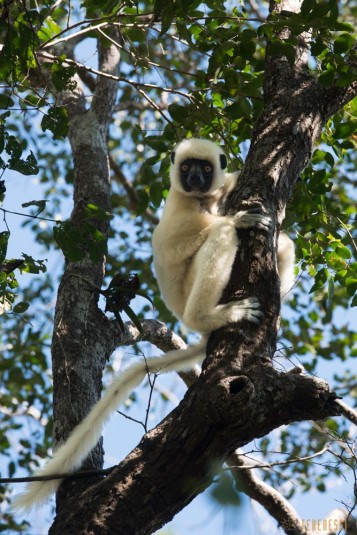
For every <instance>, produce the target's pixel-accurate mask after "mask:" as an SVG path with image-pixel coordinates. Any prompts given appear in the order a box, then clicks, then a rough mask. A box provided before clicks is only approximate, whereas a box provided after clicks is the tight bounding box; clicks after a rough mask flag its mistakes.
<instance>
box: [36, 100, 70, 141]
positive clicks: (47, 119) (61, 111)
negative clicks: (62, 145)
mask: <svg viewBox="0 0 357 535" xmlns="http://www.w3.org/2000/svg"><path fill="white" fill-rule="evenodd" d="M41 128H42V131H43V132H44V131H45V130H50V131H51V132H52V134H53V139H64V138H65V137H66V135H67V132H68V118H67V111H66V110H65V108H63V107H61V106H56V107H53V108H50V109H49V110H48V113H47V115H45V116H44V117H43V119H42V121H41Z"/></svg>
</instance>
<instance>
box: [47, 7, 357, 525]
mask: <svg viewBox="0 0 357 535" xmlns="http://www.w3.org/2000/svg"><path fill="white" fill-rule="evenodd" d="M272 8H273V9H275V8H276V6H275V5H273V7H272ZM279 9H291V6H289V1H288V0H286V1H282V2H280V4H279ZM304 57H305V56H304V43H302V45H301V54H298V56H297V61H296V64H295V65H294V66H293V67H292V66H290V64H289V63H288V61H287V60H285V59H284V58H278V59H277V58H274V57H273V58H271V57H270V56H269V48H268V52H267V59H266V81H265V100H264V102H265V106H264V110H263V113H262V115H261V117H260V119H259V120H258V122H257V124H256V126H255V129H254V132H253V138H252V143H251V148H250V151H249V154H248V157H247V161H246V164H245V168H244V171H243V174H242V179H241V182H240V186H239V188H238V189H237V191H236V192H234V193H233V195H232V196H231V198H230V202H229V205H228V207H227V210H228V211H229V212H230V213H231V212H235V211H236V210H237V209H241V208H242V207H256V208H259V209H261V210H262V211H264V212H267V213H269V214H270V215H271V216H272V217H273V220H274V221H275V222H276V223H277V227H279V225H280V223H281V221H282V219H283V215H284V207H285V203H286V201H287V199H288V197H289V195H290V193H291V191H292V188H293V185H294V183H295V181H296V179H297V177H298V176H299V174H300V173H301V171H302V169H303V168H304V166H305V165H306V164H307V162H308V161H309V158H310V156H311V152H312V147H313V143H314V141H315V140H316V138H317V137H318V135H319V133H320V131H321V128H322V127H323V125H324V124H325V122H326V121H327V119H328V117H329V116H330V115H331V114H332V113H333V112H334V111H336V110H337V109H339V108H340V107H341V106H342V105H343V104H344V103H346V102H347V101H348V100H349V99H350V98H351V97H352V95H353V92H354V93H355V92H356V88H355V87H354V88H353V87H349V88H333V89H324V88H321V87H320V86H319V85H318V83H317V81H316V80H315V79H314V78H312V77H311V76H310V75H309V74H308V72H307V71H306V69H305V65H304V61H305V59H304ZM103 83H104V82H103ZM108 83H110V82H108ZM102 98H106V97H105V92H104V93H102ZM109 115H110V105H108V108H106V109H105V110H102V109H101V106H99V104H98V107H96V106H95V105H92V108H91V110H90V111H89V112H86V113H83V110H81V109H80V108H78V110H77V112H74V114H73V116H72V119H71V143H72V147H73V151H74V159H75V163H76V173H77V176H76V183H77V187H76V191H75V202H76V208H75V211H74V213H73V216H72V220H73V221H74V222H77V221H79V222H80V220H81V217H80V214H81V209H82V208H83V205H84V204H85V203H87V202H94V203H95V204H97V205H99V206H101V207H103V208H104V209H107V205H106V203H107V199H108V196H107V194H108V180H109V174H108V166H107V152H106V148H105V133H106V124H107V123H106V121H107V120H108V117H109ZM84 128H85V132H86V134H85V135H83V134H84ZM93 147H94V148H93ZM93 151H94V152H93ZM88 166H94V167H89V168H88ZM82 175H83V176H82ZM88 176H90V177H91V178H92V180H88V181H86V177H88ZM103 231H104V232H106V229H105V228H104V229H103ZM275 239H276V236H275V235H274V233H273V232H272V233H271V235H270V236H269V237H266V235H264V234H262V233H259V232H258V233H257V234H256V237H254V238H253V237H252V236H251V235H250V233H249V232H247V231H246V232H243V231H242V232H240V233H239V240H240V250H241V251H242V252H241V253H240V255H238V257H237V259H236V262H235V265H234V268H233V275H232V280H231V282H230V284H229V286H228V288H227V290H226V292H225V295H224V297H223V298H224V299H225V300H228V299H229V300H231V299H232V296H236V297H237V296H238V297H242V296H246V295H256V296H258V297H259V299H260V301H261V304H262V310H263V311H264V319H263V321H262V322H261V324H260V325H259V326H254V325H249V324H246V323H243V322H242V325H240V326H239V328H238V329H237V328H236V327H234V328H233V327H230V328H226V329H222V330H220V331H219V332H216V333H213V335H212V336H211V339H210V341H209V344H208V349H207V352H208V358H207V360H206V363H205V367H204V371H203V373H202V374H201V376H200V378H199V379H198V380H197V381H196V382H195V383H194V384H193V385H192V387H191V388H190V389H189V390H188V392H187V394H186V395H185V397H184V399H183V400H182V402H181V403H180V405H179V406H178V407H177V408H176V409H175V410H174V411H173V412H172V413H170V414H169V415H168V416H167V417H166V418H165V419H164V420H163V422H161V423H160V424H159V425H158V426H157V427H156V428H155V429H153V430H152V431H150V432H149V433H147V435H145V436H144V438H143V439H142V441H141V442H140V444H139V445H138V446H137V447H136V448H135V449H134V450H133V451H132V452H131V453H130V454H129V455H128V456H127V457H126V459H124V460H123V461H122V462H121V463H120V464H119V466H118V467H117V468H115V469H114V470H113V472H112V473H111V474H110V476H108V477H106V478H101V477H99V476H98V477H93V478H92V479H91V480H87V481H83V480H78V481H76V480H70V481H67V482H65V483H64V484H63V485H62V486H61V489H60V492H59V494H58V505H59V507H58V514H57V517H56V520H55V522H54V524H53V526H52V528H51V530H50V533H51V534H52V535H54V534H63V533H66V534H67V535H70V534H75V535H80V534H86V535H89V534H93V535H101V534H103V535H104V534H106V535H107V534H111V533H115V534H117V535H120V534H123V535H124V534H125V535H131V534H133V535H134V534H135V535H140V534H142V535H143V534H149V533H152V532H153V531H155V530H156V529H158V528H159V527H161V526H162V525H163V524H165V523H166V522H167V521H169V520H170V519H171V518H172V517H173V516H174V515H175V514H176V513H177V512H178V511H180V510H181V509H182V508H183V507H185V506H186V505H187V504H188V503H189V502H190V501H191V500H192V499H193V498H194V497H195V496H197V495H198V494H199V493H200V492H202V491H203V490H204V489H205V488H207V486H208V485H209V484H210V483H211V482H212V478H213V475H214V473H215V470H216V466H217V463H219V464H221V463H222V462H224V461H226V460H227V459H228V457H229V456H230V455H231V454H232V453H233V452H234V451H235V450H236V448H238V447H241V446H243V445H245V444H247V443H248V442H250V441H251V440H253V439H254V438H258V437H262V436H264V435H266V434H267V433H269V432H270V431H271V430H273V429H276V428H277V427H279V426H280V425H283V424H288V423H289V422H293V421H300V420H305V419H309V420H311V419H312V420H313V419H316V420H318V419H324V418H326V417H327V416H331V415H338V414H340V409H339V407H338V404H337V403H335V397H334V395H333V393H331V392H329V388H328V385H327V384H326V383H325V382H324V381H321V380H318V379H316V378H311V377H306V376H304V375H299V374H280V373H278V372H276V371H275V370H274V369H273V368H272V365H271V361H272V357H273V355H274V352H275V348H276V332H277V325H278V321H279V307H280V302H279V290H278V279H277V274H276V269H275V264H276V259H275V256H274V247H273V244H274V240H275ZM243 259H244V261H243ZM237 274H239V276H237ZM77 275H80V276H81V277H83V278H85V279H89V280H90V281H91V282H93V284H95V285H96V286H100V283H101V278H102V266H101V265H100V264H93V263H92V262H91V261H90V260H89V259H88V258H86V259H85V260H84V261H82V262H80V263H76V264H71V263H68V264H67V266H66V272H65V275H64V277H63V281H62V283H61V287H60V290H59V298H58V305H57V311H56V320H55V330H54V339H53V354H54V379H55V392H54V393H55V400H56V405H55V421H56V428H55V439H56V442H58V441H60V440H63V439H64V438H65V437H66V436H67V434H68V432H69V431H70V430H71V429H72V428H73V426H74V425H75V424H76V423H78V422H79V421H80V420H81V419H82V418H83V416H84V415H85V414H86V413H87V412H88V411H89V409H90V407H91V406H92V404H93V403H94V401H95V400H96V399H97V398H98V396H99V392H100V389H101V373H102V369H103V366H104V363H105V360H106V358H107V357H108V356H109V354H110V352H111V350H112V349H113V343H114V339H115V337H113V338H112V339H111V340H108V336H107V335H108V333H109V332H111V333H113V330H112V327H111V326H108V323H107V320H106V319H105V318H104V317H103V316H102V315H101V313H100V312H99V311H98V309H97V307H96V297H95V295H94V294H93V291H92V289H91V288H90V287H89V286H88V284H86V283H85V281H84V280H83V279H81V278H79V277H78V276H77ZM78 295H81V299H80V300H77V299H76V297H75V296H78ZM88 348H90V350H89V351H88ZM93 348H94V350H93ZM69 409H70V410H69ZM101 461H102V454H101V445H98V447H97V448H96V449H95V450H94V452H92V455H91V457H90V461H89V462H88V463H87V465H86V468H95V467H99V466H100V465H101ZM73 503H75V507H73Z"/></svg>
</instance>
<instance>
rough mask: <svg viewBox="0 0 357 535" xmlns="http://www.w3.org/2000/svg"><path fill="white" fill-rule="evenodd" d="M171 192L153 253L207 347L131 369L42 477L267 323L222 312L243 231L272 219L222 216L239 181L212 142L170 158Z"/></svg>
mask: <svg viewBox="0 0 357 535" xmlns="http://www.w3.org/2000/svg"><path fill="white" fill-rule="evenodd" d="M171 162H172V165H171V169H170V180H171V188H170V191H169V194H168V197H167V200H166V204H165V207H164V209H163V213H162V217H161V220H160V223H159V224H158V226H157V227H156V229H155V231H154V234H153V239H152V245H153V253H154V266H155V272H156V276H157V280H158V283H159V287H160V291H161V294H162V297H163V300H164V302H165V303H166V305H167V307H168V308H169V309H170V310H171V311H172V312H173V313H174V314H175V316H176V317H177V318H178V319H180V320H181V321H182V322H183V323H184V324H185V325H186V326H187V327H189V328H190V329H193V330H194V331H197V332H198V333H200V334H201V336H202V338H201V340H200V341H199V342H198V343H197V344H195V345H192V346H189V347H188V348H187V349H185V350H177V351H170V352H168V353H166V354H165V355H163V356H160V357H155V358H152V359H149V360H143V361H140V362H138V363H136V364H134V365H132V366H130V367H129V368H128V369H126V370H125V371H124V372H123V373H122V374H121V375H120V376H119V377H118V378H116V379H114V381H113V383H112V385H111V386H110V388H109V389H108V391H107V392H106V393H105V395H104V396H103V398H102V399H100V400H99V401H98V402H97V403H96V404H95V405H94V407H93V408H92V410H91V411H90V413H89V414H88V415H87V416H86V417H85V418H84V420H83V421H82V422H81V423H80V424H79V425H78V426H77V427H76V428H75V429H74V430H73V431H72V433H71V434H70V436H69V438H68V439H67V441H66V442H64V443H63V444H61V445H60V446H59V448H58V449H57V450H56V451H55V452H54V456H53V458H52V459H51V460H49V461H48V462H47V464H46V465H45V466H44V467H43V468H42V469H40V470H38V471H37V472H36V473H35V475H36V476H50V475H51V474H66V473H72V472H74V471H75V470H77V469H78V468H79V467H80V466H81V464H82V462H83V461H84V460H85V459H86V457H87V456H88V454H89V452H90V451H91V449H92V448H93V447H94V446H95V445H96V443H97V442H98V440H99V438H100V436H101V434H102V429H103V425H104V423H105V422H106V421H107V420H108V419H109V417H110V416H111V414H112V413H113V412H114V410H115V409H116V408H117V406H118V405H119V404H120V403H121V402H123V401H125V399H126V398H127V396H128V395H129V394H130V392H131V391H132V390H133V388H135V386H137V385H138V383H140V382H141V381H142V380H143V379H144V377H145V376H146V374H147V373H148V372H157V371H162V372H167V371H171V370H176V371H179V370H183V369H187V368H189V367H190V366H191V365H193V364H194V363H197V362H198V360H200V359H201V358H202V357H203V355H204V350H205V347H206V343H207V339H208V336H209V334H210V333H211V332H212V331H214V330H216V329H219V328H220V327H223V326H224V325H227V324H228V323H235V322H238V321H241V320H248V321H252V322H258V321H259V318H260V316H261V311H260V309H259V302H258V300H257V299H256V298H255V297H249V298H247V299H241V300H237V301H231V302H229V303H225V304H219V301H220V298H221V296H222V292H223V290H224V288H225V286H226V285H227V283H228V281H229V278H230V274H231V268H232V265H233V261H234V258H235V255H236V253H237V250H238V246H239V242H238V237H237V232H236V229H237V228H251V229H254V228H258V229H261V230H269V229H270V226H271V220H270V218H269V217H267V216H264V215H261V214H256V213H251V212H249V211H242V212H238V213H237V214H236V215H234V216H223V215H220V214H219V205H220V204H221V203H222V201H223V199H224V198H225V196H226V195H227V194H228V193H229V191H231V190H232V189H233V187H234V185H235V182H236V180H237V177H238V174H237V173H232V174H226V173H225V172H224V169H225V168H226V167H227V159H226V156H225V155H224V154H223V152H222V150H221V149H220V148H219V147H218V146H217V145H216V144H215V143H213V142H211V141H208V140H202V139H187V140H184V141H182V142H181V143H179V144H178V145H177V147H176V149H175V151H174V152H173V153H172V155H171ZM277 261H278V271H279V275H280V280H281V295H282V296H285V294H286V293H287V291H288V290H289V289H290V288H291V287H292V285H293V280H294V245H293V243H292V241H291V240H290V239H289V238H288V237H287V236H286V235H285V234H280V236H279V240H278V249H277ZM60 483H61V480H59V479H55V480H50V481H36V482H32V483H29V484H28V486H27V488H26V490H25V492H24V493H23V494H20V495H19V496H18V497H17V498H16V499H15V503H14V505H13V508H14V509H16V510H29V509H31V508H32V507H35V506H39V505H41V504H42V503H44V502H45V501H46V500H47V498H48V497H49V495H50V494H51V493H52V492H54V491H56V490H57V488H58V487H59V485H60Z"/></svg>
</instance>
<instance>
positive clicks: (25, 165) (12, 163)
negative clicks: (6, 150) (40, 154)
mask: <svg viewBox="0 0 357 535" xmlns="http://www.w3.org/2000/svg"><path fill="white" fill-rule="evenodd" d="M8 168H9V169H12V170H13V171H18V172H19V173H21V174H22V175H37V173H38V172H39V168H38V165H37V160H36V158H35V156H34V154H33V152H32V151H30V154H29V155H28V156H27V158H26V160H21V159H15V158H10V160H9V163H8Z"/></svg>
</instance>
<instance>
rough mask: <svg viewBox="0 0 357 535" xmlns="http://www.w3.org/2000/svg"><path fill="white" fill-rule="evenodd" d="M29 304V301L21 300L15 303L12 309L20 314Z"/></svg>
mask: <svg viewBox="0 0 357 535" xmlns="http://www.w3.org/2000/svg"><path fill="white" fill-rule="evenodd" d="M29 306H30V303H26V302H25V301H21V302H20V303H17V304H16V305H15V306H14V308H13V309H12V311H13V312H15V314H22V313H23V312H25V311H26V310H27V309H28V308H29Z"/></svg>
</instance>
